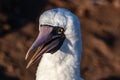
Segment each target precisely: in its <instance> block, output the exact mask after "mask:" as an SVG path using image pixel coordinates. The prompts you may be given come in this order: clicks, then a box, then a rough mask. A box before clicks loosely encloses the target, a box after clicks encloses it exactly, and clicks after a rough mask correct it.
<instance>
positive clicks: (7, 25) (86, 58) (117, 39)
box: [0, 0, 120, 80]
mask: <svg viewBox="0 0 120 80" xmlns="http://www.w3.org/2000/svg"><path fill="white" fill-rule="evenodd" d="M57 7H64V8H67V9H69V10H71V11H72V12H73V13H75V14H76V15H78V17H79V19H80V21H81V31H82V41H83V55H82V64H81V76H82V77H83V78H84V79H85V80H120V58H119V57H120V1H119V0H76V1H75V0H34V1H33V0H12V1H10V0H1V1H0V80H35V71H36V67H37V64H36V65H33V66H32V67H30V68H29V69H27V70H26V69H25V67H26V64H27V62H26V61H25V60H24V57H25V54H26V52H27V50H28V48H29V47H30V45H31V44H32V42H33V41H34V39H35V38H36V36H37V33H38V18H39V15H40V14H41V13H42V12H43V11H45V10H47V9H51V8H57Z"/></svg>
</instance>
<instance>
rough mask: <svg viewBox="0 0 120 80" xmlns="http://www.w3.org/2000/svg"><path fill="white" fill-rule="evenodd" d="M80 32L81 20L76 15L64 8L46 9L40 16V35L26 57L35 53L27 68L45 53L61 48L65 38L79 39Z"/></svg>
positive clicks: (51, 52)
mask: <svg viewBox="0 0 120 80" xmlns="http://www.w3.org/2000/svg"><path fill="white" fill-rule="evenodd" d="M78 34H80V22H79V19H78V17H77V16H76V15H74V14H73V13H71V12H70V11H68V10H66V9H63V8H57V9H52V10H48V11H45V12H44V13H43V14H42V15H41V16H40V18H39V34H38V37H37V39H36V40H35V41H34V43H33V44H32V46H31V47H30V48H29V50H28V52H27V54H26V57H25V59H27V58H28V57H29V54H30V53H34V55H33V56H32V58H31V59H30V61H29V63H28V65H27V68H28V67H29V66H30V65H31V64H33V63H34V62H36V61H38V60H40V59H41V57H42V56H43V54H45V53H50V54H54V53H55V52H56V51H58V50H60V49H61V47H62V45H63V44H65V40H68V41H69V42H70V39H73V40H75V38H77V39H79V38H80V36H79V35H78ZM71 43H72V42H71ZM73 43H74V42H73ZM64 48H65V47H64Z"/></svg>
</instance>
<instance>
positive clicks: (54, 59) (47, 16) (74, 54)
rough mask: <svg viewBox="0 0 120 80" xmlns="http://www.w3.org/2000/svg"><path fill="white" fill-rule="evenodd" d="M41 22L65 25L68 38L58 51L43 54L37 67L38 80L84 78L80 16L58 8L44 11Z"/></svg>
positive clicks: (73, 79) (78, 79)
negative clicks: (81, 64)
mask: <svg viewBox="0 0 120 80" xmlns="http://www.w3.org/2000/svg"><path fill="white" fill-rule="evenodd" d="M39 23H40V25H43V24H45V25H52V26H60V27H63V28H64V29H65V36H66V39H65V41H64V43H63V45H62V46H61V48H60V49H59V50H58V51H56V52H55V53H53V54H51V53H47V54H44V55H43V57H42V60H41V62H40V63H39V66H38V69H37V73H36V80H82V78H80V60H81V53H82V41H81V33H80V21H79V19H78V17H77V16H76V15H74V14H73V13H71V12H70V11H68V10H66V9H63V8H57V9H52V10H48V11H46V12H44V13H43V14H42V15H41V16H40V19H39Z"/></svg>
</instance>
